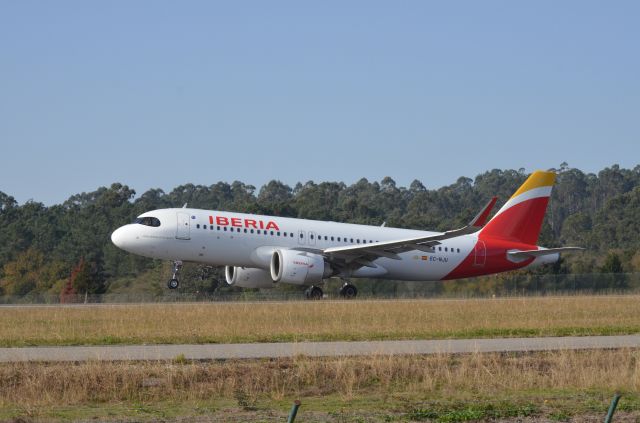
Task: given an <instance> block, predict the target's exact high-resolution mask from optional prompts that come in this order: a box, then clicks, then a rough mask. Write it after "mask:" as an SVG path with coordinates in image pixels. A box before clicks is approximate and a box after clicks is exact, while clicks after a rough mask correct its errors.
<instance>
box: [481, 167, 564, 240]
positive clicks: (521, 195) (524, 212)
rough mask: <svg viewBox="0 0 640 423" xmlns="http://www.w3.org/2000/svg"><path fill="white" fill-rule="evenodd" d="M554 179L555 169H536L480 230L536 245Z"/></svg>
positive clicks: (488, 234) (497, 236)
mask: <svg viewBox="0 0 640 423" xmlns="http://www.w3.org/2000/svg"><path fill="white" fill-rule="evenodd" d="M555 180H556V174H555V173H554V172H545V171H541V170H538V171H535V172H533V173H532V174H531V175H530V176H529V178H527V180H526V181H525V182H524V184H522V186H521V187H520V188H519V189H518V190H517V191H516V192H515V194H513V195H512V196H511V198H510V199H509V201H507V202H506V203H505V205H504V206H502V208H501V209H500V210H499V211H498V213H496V215H495V216H494V217H493V218H492V219H491V220H490V221H489V223H487V225H486V226H485V227H484V228H483V229H482V230H481V231H480V234H481V235H482V236H483V237H488V238H501V239H507V240H511V241H517V242H521V243H524V244H530V245H536V244H537V242H538V236H539V235H540V229H541V228H542V221H543V220H544V214H545V212H546V210H547V204H548V203H549V197H550V196H551V189H552V188H553V184H554V182H555Z"/></svg>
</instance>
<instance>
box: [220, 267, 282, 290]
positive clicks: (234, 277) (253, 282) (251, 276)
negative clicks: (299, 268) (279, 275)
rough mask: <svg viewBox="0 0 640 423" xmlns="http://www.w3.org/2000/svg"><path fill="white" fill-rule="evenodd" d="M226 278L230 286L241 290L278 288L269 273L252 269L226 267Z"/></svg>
mask: <svg viewBox="0 0 640 423" xmlns="http://www.w3.org/2000/svg"><path fill="white" fill-rule="evenodd" d="M224 278H225V279H226V281H227V283H228V284H229V285H232V286H239V287H240V288H273V287H275V286H276V283H275V282H274V281H273V279H271V275H270V274H269V271H267V270H262V269H254V268H251V267H236V266H225V268H224Z"/></svg>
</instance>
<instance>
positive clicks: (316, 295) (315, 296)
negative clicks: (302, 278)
mask: <svg viewBox="0 0 640 423" xmlns="http://www.w3.org/2000/svg"><path fill="white" fill-rule="evenodd" d="M304 296H305V298H306V299H307V300H321V299H322V297H323V296H324V293H323V292H322V288H320V287H319V286H310V287H309V289H307V290H306V291H304Z"/></svg>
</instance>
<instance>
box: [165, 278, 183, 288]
mask: <svg viewBox="0 0 640 423" xmlns="http://www.w3.org/2000/svg"><path fill="white" fill-rule="evenodd" d="M178 285H180V282H178V280H177V279H171V280H170V281H169V282H167V287H168V288H169V289H176V288H178Z"/></svg>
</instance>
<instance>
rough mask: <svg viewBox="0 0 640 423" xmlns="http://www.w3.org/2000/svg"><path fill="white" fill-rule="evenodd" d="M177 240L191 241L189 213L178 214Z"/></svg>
mask: <svg viewBox="0 0 640 423" xmlns="http://www.w3.org/2000/svg"><path fill="white" fill-rule="evenodd" d="M177 215H178V226H177V229H176V238H177V239H191V231H190V221H189V213H183V212H178V213H177Z"/></svg>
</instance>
